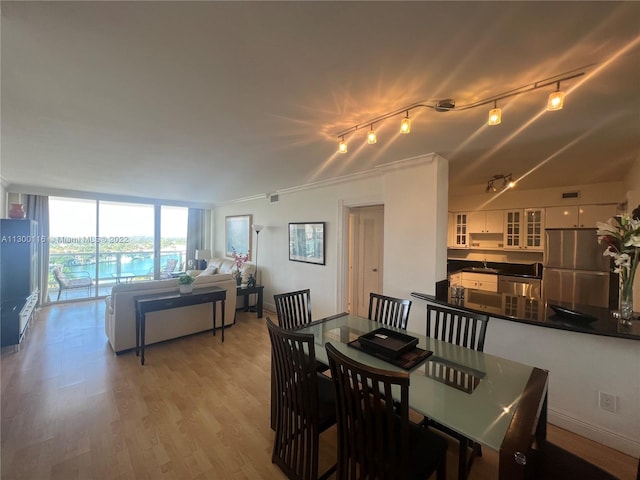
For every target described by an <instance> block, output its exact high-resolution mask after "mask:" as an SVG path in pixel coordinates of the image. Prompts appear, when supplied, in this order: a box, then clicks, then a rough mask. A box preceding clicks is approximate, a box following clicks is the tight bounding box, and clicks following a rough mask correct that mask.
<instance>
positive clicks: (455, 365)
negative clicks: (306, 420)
mask: <svg viewBox="0 0 640 480" xmlns="http://www.w3.org/2000/svg"><path fill="white" fill-rule="evenodd" d="M381 326H382V325H381V324H380V323H376V322H373V321H371V320H369V319H366V318H362V317H358V316H354V315H349V314H339V315H335V316H332V317H328V318H325V319H322V320H317V321H315V322H313V323H310V324H308V325H306V326H304V327H303V328H300V329H298V331H299V332H301V333H311V334H313V335H314V345H315V346H316V348H315V354H316V358H317V359H318V360H320V361H322V362H325V363H328V359H327V354H326V350H325V348H324V345H325V344H326V343H327V342H330V343H331V344H332V345H334V346H335V347H336V348H337V349H338V350H340V351H341V352H342V353H344V354H346V355H348V356H349V357H350V358H352V359H354V360H356V361H358V362H361V363H363V364H366V365H369V366H372V367H377V368H382V369H386V370H394V371H407V370H404V369H403V368H400V367H397V366H395V365H393V364H392V363H390V362H389V361H388V360H386V359H383V358H381V357H380V356H379V355H373V354H371V353H367V352H365V351H362V350H361V349H357V348H354V347H353V346H351V345H349V343H350V342H353V341H354V340H357V339H358V337H360V336H361V335H364V334H367V333H369V332H372V331H373V330H376V329H378V328H380V327H381ZM384 327H385V328H388V329H390V330H397V331H398V332H401V333H406V334H409V335H411V336H414V337H416V338H418V344H417V347H418V348H420V349H423V350H428V351H431V352H433V354H431V355H430V356H429V357H428V358H427V359H426V360H425V361H423V362H421V363H419V364H418V365H416V366H415V367H414V368H412V369H411V370H409V381H410V386H409V406H410V408H411V409H413V410H414V411H416V412H418V413H420V414H422V415H424V416H426V417H429V418H430V419H432V420H434V421H436V422H438V423H440V424H442V425H444V426H446V427H449V428H450V429H452V430H454V431H456V432H458V433H460V434H462V435H464V436H465V437H467V438H469V439H471V440H473V441H474V442H477V443H479V444H481V445H485V446H487V447H489V448H491V449H493V450H495V451H497V452H499V477H498V478H499V479H501V480H507V479H508V480H518V479H521V478H525V476H526V474H525V469H526V463H527V454H528V452H529V451H530V448H531V446H532V442H533V440H534V439H538V440H542V439H544V438H545V437H546V422H547V387H548V372H547V371H546V370H542V369H539V368H536V367H532V366H529V365H524V364H522V363H518V362H514V361H511V360H508V359H505V358H501V357H497V356H495V355H490V354H487V353H483V352H478V351H476V350H471V349H468V348H464V347H460V346H458V345H454V344H452V343H448V342H444V341H441V340H437V339H434V338H430V337H426V336H424V335H418V334H415V333H413V332H407V331H403V330H399V329H394V328H393V327H387V326H384Z"/></svg>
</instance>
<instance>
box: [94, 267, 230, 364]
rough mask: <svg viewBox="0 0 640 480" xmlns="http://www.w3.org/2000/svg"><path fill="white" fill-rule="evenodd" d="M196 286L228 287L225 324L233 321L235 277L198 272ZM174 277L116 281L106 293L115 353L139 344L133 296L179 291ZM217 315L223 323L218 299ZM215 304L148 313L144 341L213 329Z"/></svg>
mask: <svg viewBox="0 0 640 480" xmlns="http://www.w3.org/2000/svg"><path fill="white" fill-rule="evenodd" d="M193 286H194V288H199V287H207V286H219V287H222V288H224V289H226V291H227V299H226V302H225V322H224V323H225V326H226V325H230V324H232V323H233V322H234V319H235V313H236V304H237V301H236V300H237V297H236V280H235V279H234V278H233V277H232V276H231V275H230V274H226V273H221V274H207V273H204V272H203V274H201V275H198V276H197V277H196V279H195V281H194V283H193ZM178 290H179V289H178V283H177V280H176V279H175V278H172V279H168V280H152V281H148V282H132V283H121V284H120V285H115V286H114V287H113V289H112V290H111V295H110V296H108V297H106V299H105V302H106V309H105V322H104V329H105V333H106V335H107V338H108V339H109V343H110V344H111V348H112V349H113V351H114V352H116V353H121V352H124V351H126V350H130V349H132V348H135V346H136V328H135V326H136V313H135V301H134V297H135V296H138V295H146V294H150V293H165V292H178ZM217 308H218V310H217V312H216V318H217V321H218V326H220V325H221V323H220V321H221V319H222V307H221V304H220V303H219V302H218V303H217ZM212 315H213V311H212V306H211V304H210V303H208V304H201V305H192V306H189V307H182V308H174V309H170V310H163V311H159V312H152V313H149V314H147V329H146V334H145V337H146V338H145V343H146V344H147V345H149V344H151V343H156V342H161V341H163V340H168V339H172V338H177V337H181V336H184V335H190V334H192V333H197V332H202V331H205V330H211V328H212Z"/></svg>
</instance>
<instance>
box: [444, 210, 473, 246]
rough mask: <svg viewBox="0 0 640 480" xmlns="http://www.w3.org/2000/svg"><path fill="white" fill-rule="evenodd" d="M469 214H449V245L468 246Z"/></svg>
mask: <svg viewBox="0 0 640 480" xmlns="http://www.w3.org/2000/svg"><path fill="white" fill-rule="evenodd" d="M467 219H468V214H467V213H465V212H454V213H452V214H450V215H449V247H453V248H466V247H468V246H469V230H468V223H467V221H468V220H467Z"/></svg>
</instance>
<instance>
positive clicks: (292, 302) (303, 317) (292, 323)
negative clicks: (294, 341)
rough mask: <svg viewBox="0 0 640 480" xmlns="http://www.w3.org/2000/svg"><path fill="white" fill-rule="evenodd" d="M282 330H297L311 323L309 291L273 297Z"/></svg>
mask: <svg viewBox="0 0 640 480" xmlns="http://www.w3.org/2000/svg"><path fill="white" fill-rule="evenodd" d="M273 299H274V301H275V304H276V313H277V314H278V325H280V326H281V327H282V328H287V329H292V328H297V327H300V326H302V325H306V324H307V323H311V290H309V289H308V288H307V289H306V290H298V291H295V292H288V293H280V294H276V295H274V296H273Z"/></svg>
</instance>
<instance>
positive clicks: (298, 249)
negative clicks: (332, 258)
mask: <svg viewBox="0 0 640 480" xmlns="http://www.w3.org/2000/svg"><path fill="white" fill-rule="evenodd" d="M324 226H325V222H314V223H306V222H296V223H289V260H291V261H293V262H305V263H315V264H317V265H324V264H325V258H324V252H325V251H324V243H325V242H324Z"/></svg>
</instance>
